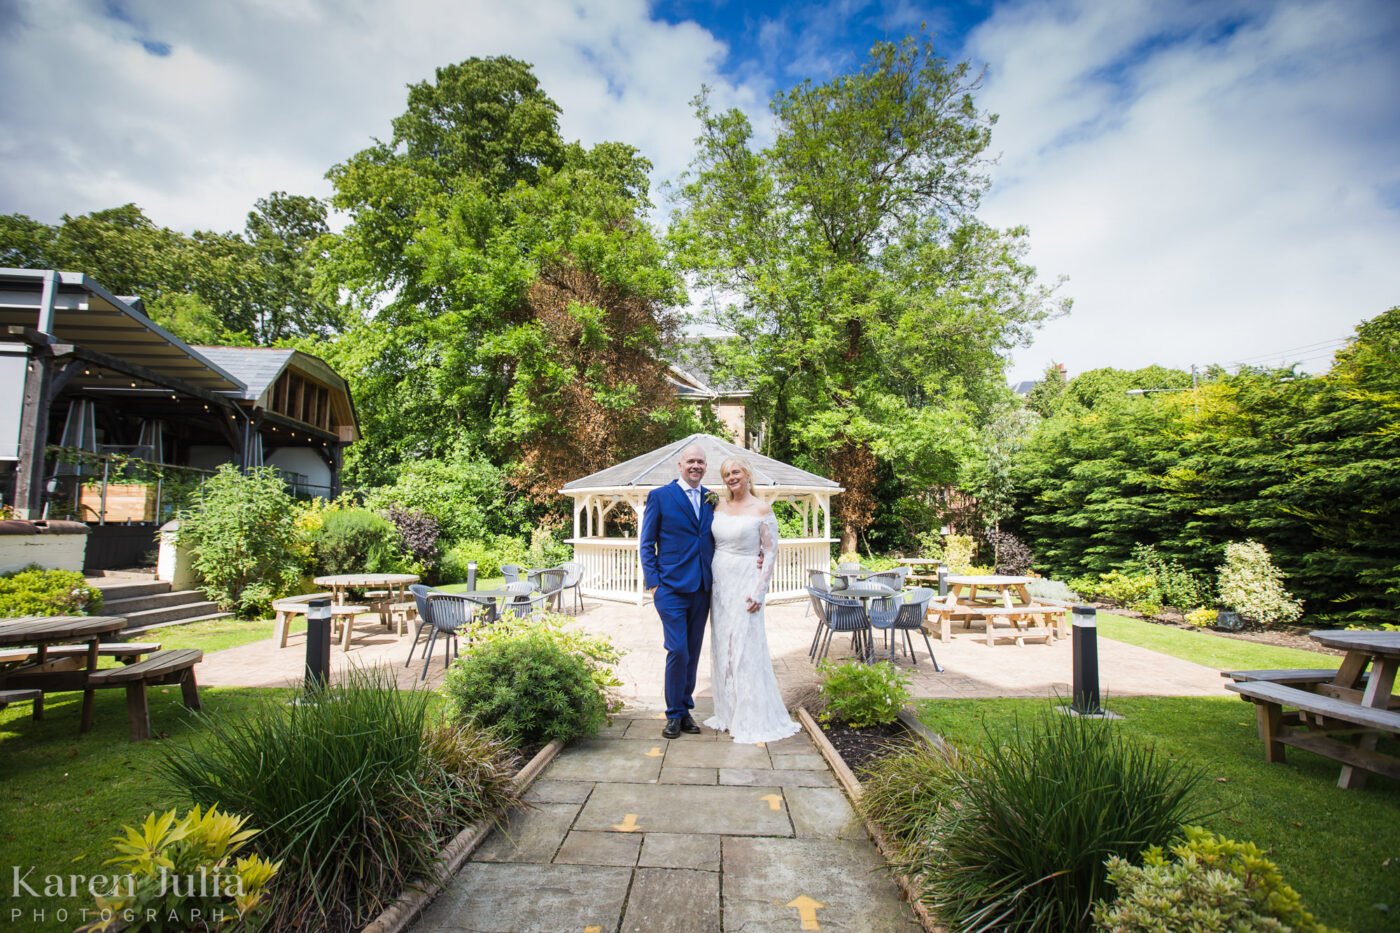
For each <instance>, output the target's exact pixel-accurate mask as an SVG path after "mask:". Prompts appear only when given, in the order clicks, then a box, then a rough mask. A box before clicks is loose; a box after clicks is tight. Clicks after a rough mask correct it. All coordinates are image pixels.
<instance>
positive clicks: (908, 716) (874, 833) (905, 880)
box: [796, 706, 948, 933]
mask: <svg viewBox="0 0 1400 933" xmlns="http://www.w3.org/2000/svg"><path fill="white" fill-rule="evenodd" d="M796 712H797V718H798V721H799V722H801V723H802V726H803V728H805V729H806V730H807V734H808V735H810V736H811V738H812V743H813V744H814V745H816V746H817V751H819V752H821V755H822V758H824V759H826V763H827V764H828V765H829V766H830V767H831V770H832V771H833V772H835V774H836V780H837V782H839V783H840V785H841V789H842V790H843V791H845V793H846V796H847V797H848V798H850V801H851V807H852V808H853V809H854V810H855V811H856V813H857V814H859V815H860V819H861V822H862V823H864V824H865V832H866V835H868V836H869V837H870V839H871V841H872V842H874V843H875V847H876V848H877V849H879V850H880V857H881V858H883V859H884V860H885V864H886V865H891V864H892V862H891V859H892V858H893V855H894V851H895V849H894V846H893V845H891V843H890V841H889V839H888V838H886V836H885V833H884V831H883V830H881V829H880V827H878V826H876V825H875V823H874V821H872V820H871V819H870V818H869V817H868V816H866V815H865V813H864V811H862V810H861V808H860V798H861V795H862V794H863V793H864V792H865V788H863V787H862V786H861V783H860V780H859V779H858V778H857V777H856V775H855V772H854V771H852V770H851V768H850V765H848V764H846V759H844V758H842V757H841V753H840V752H838V751H837V750H836V747H835V746H834V745H832V744H831V742H830V741H829V740H828V739H827V737H826V734H825V733H824V732H822V730H821V727H820V726H818V725H817V721H816V720H815V719H813V718H812V714H811V713H809V712H807V710H806V708H805V707H802V706H799V707H798V708H797V710H796ZM911 720H912V722H913V723H918V727H917V728H916V727H914V726H913V725H912V724H911ZM899 721H900V723H901V724H902V725H903V726H904V727H905V728H906V729H908V730H909V731H910V733H912V734H913V735H915V736H917V737H918V738H919V739H920V740H921V741H924V742H927V743H928V744H930V745H932V746H933V747H935V748H938V747H940V746H941V745H943V744H945V743H944V742H943V738H942V737H941V736H939V735H937V734H936V733H934V732H932V731H930V730H929V728H928V726H925V725H924V724H923V723H921V722H919V719H918V717H917V716H915V715H914V714H913V713H912V712H910V711H909V708H908V707H907V706H906V707H904V708H903V709H901V710H900V711H899ZM890 877H891V878H893V879H894V883H895V884H896V885H897V886H898V887H899V892H900V895H901V896H902V897H903V898H904V901H905V903H907V904H908V905H909V906H910V907H911V908H912V909H913V911H914V916H915V918H916V919H917V920H918V921H919V926H921V927H923V929H924V930H925V931H926V933H947V930H948V928H947V927H945V926H942V925H940V924H939V923H937V922H936V921H935V920H934V919H933V917H932V915H930V914H929V912H928V908H927V907H925V906H924V905H923V903H922V902H921V901H920V900H919V892H918V889H917V888H915V886H914V883H913V882H912V881H911V880H910V879H909V877H908V876H907V875H905V874H904V873H903V872H897V871H894V870H893V868H891V870H890Z"/></svg>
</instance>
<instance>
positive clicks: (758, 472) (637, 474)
mask: <svg viewBox="0 0 1400 933" xmlns="http://www.w3.org/2000/svg"><path fill="white" fill-rule="evenodd" d="M691 444H698V445H699V446H700V448H701V449H702V450H704V451H705V459H706V460H707V461H708V468H707V469H706V471H705V479H704V483H705V485H707V486H713V487H718V486H722V485H723V482H722V481H721V480H720V478H719V465H720V463H722V462H723V461H724V460H725V458H727V457H741V458H743V459H744V460H747V461H748V463H749V466H750V467H751V468H752V476H753V484H754V486H755V487H757V488H767V489H802V490H806V491H812V492H816V491H825V492H840V491H841V486H840V484H838V483H835V482H833V481H832V480H829V479H827V478H826V477H824V476H818V475H817V474H815V473H808V472H807V471H806V470H799V469H798V468H797V467H795V466H792V465H791V464H788V463H783V462H782V461H781V460H774V459H773V458H772V457H765V456H764V455H763V454H761V453H758V452H756V451H752V450H745V449H744V448H742V447H740V446H738V445H737V444H731V443H730V442H729V441H726V440H723V439H721V438H718V437H715V436H714V435H713V434H692V435H690V436H689V437H687V438H684V439H682V440H679V441H676V442H674V443H671V444H667V445H666V446H665V447H658V448H657V449H656V450H653V451H651V452H650V453H645V454H642V455H641V456H640V457H633V458H632V459H631V460H625V461H623V462H622V463H619V464H618V465H617V466H611V467H608V468H607V469H606V470H599V471H598V472H597V473H594V474H593V475H591V476H585V477H583V478H582V479H576V480H574V481H573V482H571V483H566V484H565V486H564V488H563V489H562V490H561V492H563V493H564V494H566V495H568V494H571V493H581V492H593V491H599V490H605V489H626V488H642V489H650V488H654V487H657V486H664V485H666V484H667V483H669V482H670V481H671V480H673V479H675V478H676V460H677V459H679V457H680V452H681V451H682V450H684V449H685V448H686V447H689V446H690V445H691Z"/></svg>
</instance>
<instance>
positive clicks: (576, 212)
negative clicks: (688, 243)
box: [323, 58, 684, 501]
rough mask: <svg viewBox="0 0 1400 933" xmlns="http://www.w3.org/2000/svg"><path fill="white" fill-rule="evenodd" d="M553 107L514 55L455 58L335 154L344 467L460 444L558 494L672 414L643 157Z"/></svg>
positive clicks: (383, 470)
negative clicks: (382, 130) (347, 411)
mask: <svg viewBox="0 0 1400 933" xmlns="http://www.w3.org/2000/svg"><path fill="white" fill-rule="evenodd" d="M558 110H559V108H558V107H557V105H555V103H554V102H553V101H552V100H550V99H549V97H548V96H547V95H546V94H545V93H544V91H543V90H541V89H540V87H539V85H538V82H537V81H536V79H535V77H534V74H533V73H532V72H531V70H530V67H529V66H528V65H526V64H524V63H522V62H519V61H516V60H514V59H510V58H473V59H469V60H467V61H464V62H461V63H459V64H456V65H450V66H447V67H443V68H439V69H437V72H436V75H435V80H434V81H432V82H424V83H421V84H415V85H413V86H412V87H410V88H409V93H408V105H407V109H406V110H405V112H404V113H403V114H402V115H401V116H399V117H398V118H396V119H395V120H394V122H393V131H394V132H393V135H392V137H391V138H390V139H389V140H388V141H385V142H378V143H376V144H375V145H373V146H371V147H369V148H367V149H365V150H363V151H361V152H359V153H356V154H355V155H354V156H352V157H351V158H350V159H348V160H347V161H346V162H345V163H343V164H342V165H338V166H336V167H335V168H334V169H332V171H331V174H330V177H331V179H332V181H333V182H334V184H335V188H336V194H335V199H334V203H335V204H336V206H337V207H339V208H341V209H342V210H344V211H346V212H347V213H348V214H349V216H350V221H351V222H350V224H349V225H348V226H347V228H346V229H345V231H344V234H343V235H342V236H341V237H340V238H339V239H338V240H337V241H336V242H335V244H334V246H333V248H332V250H331V253H330V258H329V261H328V263H327V264H326V265H325V266H324V267H323V271H324V273H325V275H324V277H323V278H324V280H325V281H326V282H327V283H329V284H333V285H335V286H338V287H343V288H346V289H348V292H349V294H350V295H351V298H352V301H353V302H354V305H355V307H356V310H357V311H358V312H359V317H360V320H359V322H358V323H357V324H356V325H355V326H354V327H353V328H351V329H350V331H349V332H348V333H347V334H346V335H345V337H344V339H342V340H341V341H340V342H339V344H338V346H337V347H336V349H335V350H333V351H332V352H333V353H334V354H335V356H336V359H337V361H338V362H339V363H340V364H341V369H342V371H344V372H346V373H348V374H350V376H351V378H352V381H353V385H354V389H355V393H356V400H357V403H358V404H359V406H360V412H361V415H362V421H363V424H364V428H365V436H366V442H365V443H364V444H361V445H359V446H358V448H357V450H358V453H357V456H356V458H355V460H354V461H353V462H352V463H351V464H350V472H351V475H352V477H353V478H355V479H358V480H359V481H361V482H382V481H385V480H386V479H388V478H389V477H390V475H392V473H393V471H394V468H395V465H396V464H398V463H400V462H402V461H404V460H407V459H410V458H414V457H425V456H437V455H440V454H442V453H443V452H444V451H447V450H455V449H460V446H461V445H462V444H463V443H465V444H466V445H468V446H470V447H472V448H475V449H478V450H481V451H483V452H484V453H485V454H486V455H487V456H489V457H490V458H491V459H492V460H493V461H495V462H497V463H508V464H510V466H511V469H512V475H513V477H514V479H515V481H516V483H517V485H518V486H519V487H520V488H523V489H525V490H526V491H528V492H530V493H532V494H534V495H536V496H537V497H538V498H539V499H541V500H542V501H545V500H557V495H556V493H557V490H558V487H559V485H560V484H561V483H562V482H566V481H567V480H569V479H573V478H576V477H577V476H578V475H581V474H582V473H585V472H590V471H592V470H596V469H600V468H601V467H603V466H607V465H609V464H610V463H612V462H614V461H615V459H616V458H618V457H619V456H623V455H630V454H635V453H638V452H640V450H641V449H644V447H645V446H647V445H651V444H654V443H660V442H661V441H663V440H665V439H666V438H667V437H668V436H670V434H671V433H673V431H674V430H678V429H679V422H681V421H683V420H684V418H683V415H682V413H680V412H678V411H677V410H676V408H675V403H674V398H673V394H672V393H671V391H670V389H669V387H668V386H667V384H666V380H665V370H664V364H663V363H662V362H661V352H660V351H661V348H662V346H663V344H664V342H665V340H666V339H667V338H668V336H669V333H670V331H671V330H672V329H673V327H674V321H673V320H672V319H671V318H670V316H669V315H668V313H667V310H666V309H667V308H668V307H671V306H674V305H676V304H678V303H680V302H681V301H682V299H683V291H682V289H681V287H680V281H679V278H678V277H677V276H676V274H675V273H674V272H672V271H671V270H670V269H668V267H667V266H666V264H665V261H664V258H665V257H664V255H663V253H662V250H661V248H660V246H659V244H658V242H657V241H656V238H655V236H654V235H653V233H652V231H651V229H650V228H649V227H648V225H647V224H646V222H645V219H644V218H645V213H646V211H647V210H648V208H649V207H650V205H649V202H648V200H647V197H648V185H647V172H648V170H649V168H650V165H649V164H648V163H647V162H646V160H645V159H643V158H641V157H640V156H639V155H638V154H637V152H636V151H635V150H634V149H632V148H631V147H629V146H625V145H622V144H620V143H601V144H599V145H597V146H594V147H593V148H591V149H586V148H584V147H582V146H580V145H578V144H574V143H566V142H565V141H564V140H563V139H562V138H561V137H560V136H559V131H558V126H557V116H558Z"/></svg>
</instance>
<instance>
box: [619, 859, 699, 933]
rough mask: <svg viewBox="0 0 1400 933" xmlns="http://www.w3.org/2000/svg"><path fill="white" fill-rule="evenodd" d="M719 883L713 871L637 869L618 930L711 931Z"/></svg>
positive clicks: (646, 932) (635, 932)
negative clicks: (620, 928)
mask: <svg viewBox="0 0 1400 933" xmlns="http://www.w3.org/2000/svg"><path fill="white" fill-rule="evenodd" d="M719 885H720V876H719V875H717V874H715V873H714V872H708V871H693V870H690V869H684V868H639V869H637V873H636V876H635V877H634V878H633V880H632V890H631V891H630V892H629V893H628V895H627V912H626V914H625V915H624V916H623V918H622V933H714V931H716V930H718V929H720V914H719V910H720V899H719Z"/></svg>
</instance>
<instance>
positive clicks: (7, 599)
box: [0, 564, 102, 618]
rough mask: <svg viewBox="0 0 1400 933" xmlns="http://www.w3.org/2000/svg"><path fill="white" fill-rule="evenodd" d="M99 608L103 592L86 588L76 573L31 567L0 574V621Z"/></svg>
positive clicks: (62, 614) (60, 614) (83, 612)
mask: <svg viewBox="0 0 1400 933" xmlns="http://www.w3.org/2000/svg"><path fill="white" fill-rule="evenodd" d="M101 608H102V591H101V590H99V589H97V588H96V587H94V586H88V584H87V581H86V580H84V579H83V575H82V574H81V573H79V572H78V571H76V570H45V569H44V568H43V567H40V566H39V565H38V564H30V565H29V566H28V567H25V568H24V569H23V570H16V571H15V572H14V573H6V574H0V618H3V617H13V616H70V615H84V614H86V613H89V612H96V611H97V610H99V609H101Z"/></svg>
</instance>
